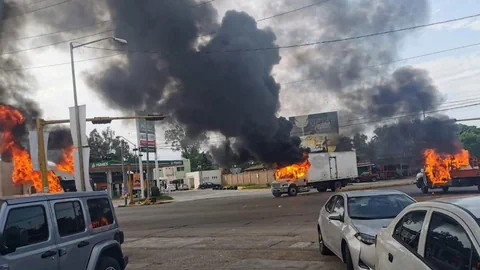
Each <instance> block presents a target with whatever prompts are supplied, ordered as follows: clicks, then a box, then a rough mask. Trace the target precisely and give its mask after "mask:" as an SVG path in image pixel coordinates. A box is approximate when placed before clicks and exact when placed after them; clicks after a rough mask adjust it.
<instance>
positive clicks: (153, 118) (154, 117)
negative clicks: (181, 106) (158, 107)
mask: <svg viewBox="0 0 480 270" xmlns="http://www.w3.org/2000/svg"><path fill="white" fill-rule="evenodd" d="M165 118H166V116H165V115H158V114H149V115H148V118H146V119H145V120H147V121H162V120H163V119H165Z"/></svg>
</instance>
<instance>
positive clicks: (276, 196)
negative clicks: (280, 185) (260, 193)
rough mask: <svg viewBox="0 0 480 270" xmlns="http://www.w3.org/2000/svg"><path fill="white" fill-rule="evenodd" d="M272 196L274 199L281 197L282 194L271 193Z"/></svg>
mask: <svg viewBox="0 0 480 270" xmlns="http://www.w3.org/2000/svg"><path fill="white" fill-rule="evenodd" d="M272 194H273V197H275V198H280V197H282V193H280V192H273V193H272Z"/></svg>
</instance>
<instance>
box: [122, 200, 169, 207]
mask: <svg viewBox="0 0 480 270" xmlns="http://www.w3.org/2000/svg"><path fill="white" fill-rule="evenodd" d="M173 202H174V200H164V201H157V202H155V203H150V204H136V203H135V204H130V205H127V206H125V205H124V204H120V205H118V206H117V208H128V207H139V206H149V205H157V204H167V203H173Z"/></svg>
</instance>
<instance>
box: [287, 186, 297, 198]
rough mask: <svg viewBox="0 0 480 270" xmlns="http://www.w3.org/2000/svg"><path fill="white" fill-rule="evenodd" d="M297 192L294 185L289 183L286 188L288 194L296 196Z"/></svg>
mask: <svg viewBox="0 0 480 270" xmlns="http://www.w3.org/2000/svg"><path fill="white" fill-rule="evenodd" d="M297 193H298V189H297V186H296V185H291V186H290V187H289V188H288V196H292V197H294V196H297Z"/></svg>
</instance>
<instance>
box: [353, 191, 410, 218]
mask: <svg viewBox="0 0 480 270" xmlns="http://www.w3.org/2000/svg"><path fill="white" fill-rule="evenodd" d="M414 202H415V201H414V200H412V199H411V198H410V197H408V196H406V195H403V194H390V195H376V196H375V195H373V196H363V197H349V198H348V215H349V216H350V218H351V219H387V218H394V217H396V216H397V215H398V214H399V213H400V212H401V211H402V210H403V209H404V208H405V207H407V206H409V205H410V204H412V203H414Z"/></svg>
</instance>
